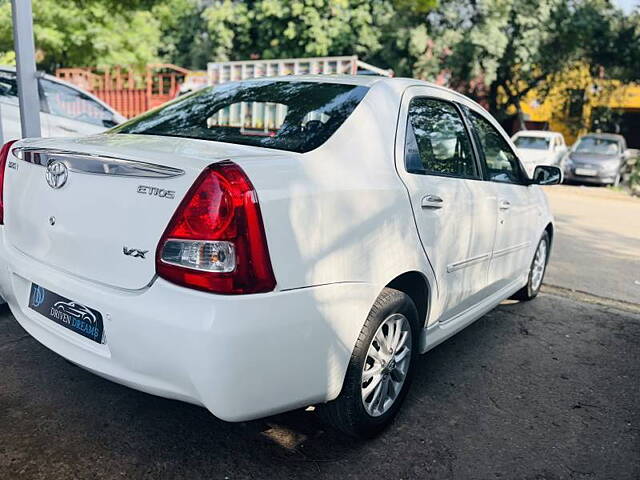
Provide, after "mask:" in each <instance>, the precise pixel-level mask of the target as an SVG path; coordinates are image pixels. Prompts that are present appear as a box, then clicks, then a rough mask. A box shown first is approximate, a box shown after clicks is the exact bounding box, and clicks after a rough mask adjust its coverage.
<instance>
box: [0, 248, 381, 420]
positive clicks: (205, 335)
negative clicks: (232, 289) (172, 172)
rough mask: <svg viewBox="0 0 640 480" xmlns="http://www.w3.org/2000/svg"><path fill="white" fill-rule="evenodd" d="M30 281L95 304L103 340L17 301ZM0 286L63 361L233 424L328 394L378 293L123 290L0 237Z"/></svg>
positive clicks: (340, 289)
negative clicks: (91, 279) (60, 267)
mask: <svg viewBox="0 0 640 480" xmlns="http://www.w3.org/2000/svg"><path fill="white" fill-rule="evenodd" d="M0 237H4V235H1V236H0ZM31 282H36V283H38V284H39V285H41V286H43V287H45V288H46V289H49V290H51V291H54V292H56V293H58V294H60V295H63V296H65V297H67V298H69V299H72V300H74V301H77V302H80V303H83V304H86V305H88V306H90V307H92V308H95V309H97V310H98V311H100V312H101V313H102V314H103V317H104V332H105V337H106V341H105V343H103V344H97V343H95V342H92V341H90V340H88V339H85V338H83V337H81V336H79V335H77V334H76V333H74V332H71V331H69V330H67V329H65V328H63V327H61V326H59V325H57V324H56V323H54V322H52V321H50V320H49V319H47V318H45V317H44V316H42V315H40V314H39V313H37V312H35V311H33V310H31V309H29V308H28V306H27V304H28V296H29V289H30V285H31ZM0 293H1V294H2V296H3V297H4V298H5V299H6V300H7V302H8V304H9V307H10V308H11V311H12V313H13V315H14V316H15V318H16V319H17V320H18V322H19V323H20V324H21V325H22V327H24V329H25V330H26V331H27V332H28V333H29V334H30V335H32V336H33V337H34V338H35V339H36V340H38V341H39V342H40V343H42V344H43V345H45V346H46V347H48V348H50V349H51V350H53V351H54V352H56V353H58V354H59V355H61V356H63V357H65V358H67V359H68V360H70V361H71V362H73V363H76V364H78V365H81V366H83V367H84V368H86V369H88V370H91V371H93V372H94V373H96V374H98V375H101V376H103V377H105V378H108V379H110V380H113V381H115V382H118V383H121V384H124V385H127V386H130V387H132V388H135V389H138V390H142V391H145V392H148V393H151V394H155V395H159V396H163V397H168V398H174V399H179V400H183V401H186V402H190V403H195V404H199V405H203V406H205V407H206V408H208V409H209V410H210V411H211V412H212V413H213V414H214V415H216V416H217V417H219V418H221V419H223V420H228V421H241V420H248V419H252V418H258V417H262V416H266V415H270V414H273V413H278V412H281V411H286V410H290V409H294V408H298V407H301V406H306V405H310V404H313V403H318V402H324V401H327V400H331V399H333V398H335V397H336V396H337V395H338V394H339V392H340V389H341V387H342V382H343V379H344V375H345V372H346V368H347V366H348V363H349V359H350V356H351V352H352V350H353V346H354V344H355V341H356V339H357V337H358V334H359V332H360V329H361V327H362V324H363V322H364V320H365V318H366V315H367V313H368V311H369V309H370V306H371V305H372V304H373V301H374V299H375V297H376V295H377V294H378V293H379V292H377V291H376V289H375V288H374V287H373V286H372V285H369V284H359V283H347V284H332V285H325V286H318V287H310V288H302V289H297V290H292V291H284V292H272V293H268V294H259V295H246V296H229V297H227V296H220V295H212V294H207V293H204V292H198V291H194V290H189V289H185V288H183V287H179V286H176V285H173V284H171V283H169V282H166V281H164V280H163V279H156V280H155V281H154V282H153V283H152V285H151V286H149V287H148V288H145V289H143V290H139V291H123V290H117V289H114V288H110V287H105V286H101V285H97V284H95V283H91V282H89V281H86V280H82V279H79V278H77V277H75V276H72V275H69V274H66V273H61V272H59V271H58V270H55V269H52V268H49V267H47V266H45V265H43V264H41V263H39V262H37V261H35V260H33V259H30V258H29V257H26V256H24V255H23V254H21V253H19V252H17V251H15V249H13V248H7V247H6V246H5V245H4V243H3V242H0Z"/></svg>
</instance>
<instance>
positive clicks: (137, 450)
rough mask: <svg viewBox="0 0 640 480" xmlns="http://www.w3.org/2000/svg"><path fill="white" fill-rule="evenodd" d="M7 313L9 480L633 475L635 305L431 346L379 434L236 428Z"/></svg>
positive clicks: (562, 301) (557, 316)
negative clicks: (360, 437)
mask: <svg viewBox="0 0 640 480" xmlns="http://www.w3.org/2000/svg"><path fill="white" fill-rule="evenodd" d="M1 308H2V309H3V310H2V311H1V314H0V372H2V373H1V379H2V380H1V382H2V383H1V385H2V389H1V390H0V477H1V478H3V479H14V478H30V479H36V478H56V479H57V478H65V479H71V478H81V479H85V478H92V479H100V478H135V479H137V478H163V479H165V478H167V479H169V478H189V479H197V478H215V479H217V478H219V479H224V478H229V479H244V478H255V479H263V478H277V479H285V478H316V479H319V478H389V479H393V480H397V479H410V478H445V479H453V478H455V479H467V478H469V479H487V478H503V479H565V478H566V479H615V480H623V479H638V478H640V453H639V452H640V413H639V409H638V394H639V393H640V315H638V314H636V313H631V312H623V311H617V310H612V309H608V308H606V307H600V306H594V305H588V304H585V303H579V302H576V301H574V300H571V299H567V298H561V297H556V296H552V295H549V294H543V295H541V296H540V297H539V298H538V299H537V300H535V301H534V302H531V303H529V304H517V303H514V304H505V305H502V306H500V307H499V308H498V309H497V310H495V311H494V312H492V313H490V314H489V315H487V316H485V317H484V318H482V319H481V320H479V321H477V322H476V323H475V324H473V325H472V326H470V327H469V328H467V329H466V330H465V331H463V332H461V333H460V334H458V335H457V336H456V337H454V338H452V339H451V340H449V341H448V342H446V343H444V344H442V345H441V346H439V347H437V348H436V349H435V350H433V351H432V352H430V353H429V354H427V355H426V356H423V357H422V358H421V360H420V364H419V367H418V375H417V381H416V382H415V384H414V385H413V390H412V393H411V395H410V397H409V398H408V401H407V404H406V405H405V408H404V409H403V411H402V413H401V415H400V416H399V418H398V419H397V421H396V423H395V425H393V427H392V430H391V431H389V432H388V433H387V434H386V435H383V436H381V437H379V438H378V439H375V440H373V441H371V442H368V443H364V442H354V441H352V440H350V439H347V438H344V437H342V436H340V435H338V434H336V433H334V432H332V431H325V430H324V427H323V426H322V424H320V423H319V421H318V420H317V418H316V416H315V414H313V413H310V412H305V411H297V412H292V413H289V414H285V415H280V416H277V417H272V418H268V419H265V420H261V421H255V422H249V423H242V424H228V423H224V422H221V421H218V420H216V419H215V418H213V417H212V416H210V415H209V414H208V413H207V412H206V411H205V410H203V409H201V408H197V407H194V406H190V405H186V404H183V403H179V402H174V401H169V400H163V399H160V398H156V397H152V396H149V395H146V394H143V393H139V392H136V391H133V390H130V389H128V388H125V387H121V386H119V385H115V384H113V383H110V382H108V381H106V380H103V379H100V378H98V377H95V376H93V375H91V374H89V373H87V372H85V371H83V370H81V369H79V368H77V367H75V366H73V365H71V364H69V363H67V362H66V361H64V360H62V359H61V358H60V357H58V356H57V355H55V354H53V353H52V352H50V351H48V350H47V349H46V348H44V347H42V346H41V345H39V344H38V343H37V342H35V341H34V340H32V339H31V338H30V337H28V336H27V335H26V334H25V332H24V331H23V330H22V329H21V328H20V327H19V326H18V325H17V324H16V323H15V321H14V320H13V319H12V318H11V316H10V315H9V314H8V313H7V311H6V307H1Z"/></svg>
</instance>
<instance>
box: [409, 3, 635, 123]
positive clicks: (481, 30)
mask: <svg viewBox="0 0 640 480" xmlns="http://www.w3.org/2000/svg"><path fill="white" fill-rule="evenodd" d="M427 28H428V38H429V43H428V45H427V48H426V49H425V50H424V52H423V54H422V56H421V57H420V59H419V60H418V61H417V63H416V65H415V69H414V74H416V75H418V76H422V77H425V78H433V77H435V76H436V75H438V74H441V73H442V72H446V77H447V78H448V83H449V85H450V86H452V87H453V88H455V89H457V90H461V91H463V92H465V93H467V94H470V95H472V96H475V97H476V98H478V99H480V100H484V101H486V103H487V104H488V106H489V107H490V110H491V111H492V112H493V113H495V114H497V115H498V116H501V117H506V116H507V114H508V112H509V111H510V110H511V109H515V110H516V111H517V112H520V101H521V99H522V98H523V97H524V96H525V95H526V94H527V93H528V92H529V91H531V90H532V89H540V88H545V86H546V85H545V84H549V83H550V82H553V80H554V77H555V75H557V74H559V73H561V72H563V71H565V70H566V69H567V68H571V67H572V66H573V65H576V64H578V63H588V64H589V65H590V66H591V69H592V71H593V73H594V75H602V74H607V75H611V76H613V77H618V78H620V77H623V76H625V77H626V78H629V79H631V78H632V77H633V76H634V72H635V75H640V73H638V71H639V69H637V67H636V68H635V69H634V63H633V62H634V60H632V59H633V58H635V65H636V66H637V65H638V63H637V58H638V51H639V50H640V31H639V27H638V15H637V14H635V15H631V16H626V15H624V13H623V12H622V11H621V10H619V9H617V8H615V7H613V6H612V4H611V3H610V2H609V1H607V0H536V1H531V0H468V1H460V0H449V1H445V2H444V3H443V4H442V5H441V7H440V8H439V9H438V10H437V11H434V12H433V13H432V14H431V15H430V16H429V21H428V27H427Z"/></svg>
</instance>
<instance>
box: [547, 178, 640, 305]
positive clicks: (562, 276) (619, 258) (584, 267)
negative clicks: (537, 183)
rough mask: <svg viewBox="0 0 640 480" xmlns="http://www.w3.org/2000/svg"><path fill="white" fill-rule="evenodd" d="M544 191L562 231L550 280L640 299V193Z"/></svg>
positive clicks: (579, 189) (566, 188)
mask: <svg viewBox="0 0 640 480" xmlns="http://www.w3.org/2000/svg"><path fill="white" fill-rule="evenodd" d="M546 192H547V195H548V197H549V200H550V202H551V208H552V209H553V212H554V215H555V217H556V227H557V231H558V235H557V236H556V239H557V241H556V242H555V245H554V248H553V261H552V262H551V264H550V266H549V271H548V272H547V277H546V281H547V283H550V284H553V285H558V286H562V287H567V288H573V289H576V290H582V291H586V292H589V293H593V294H595V295H599V296H601V297H607V298H615V299H618V300H624V301H627V302H635V303H639V304H640V198H634V197H630V196H628V195H625V194H623V193H618V192H614V191H611V190H610V189H607V188H598V187H572V186H566V185H562V186H560V185H558V186H553V187H549V188H547V190H546Z"/></svg>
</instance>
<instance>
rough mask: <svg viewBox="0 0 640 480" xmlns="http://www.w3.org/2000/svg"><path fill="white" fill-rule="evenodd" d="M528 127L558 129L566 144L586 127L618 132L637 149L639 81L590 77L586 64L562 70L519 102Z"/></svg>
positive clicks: (639, 142)
mask: <svg viewBox="0 0 640 480" xmlns="http://www.w3.org/2000/svg"><path fill="white" fill-rule="evenodd" d="M522 110H523V112H524V117H525V121H526V124H527V127H528V128H536V129H548V130H554V131H558V132H562V134H563V135H564V137H565V139H566V141H567V143H568V144H571V143H573V142H574V141H575V139H576V138H577V137H578V136H579V135H581V134H584V133H587V132H589V131H602V132H610V133H620V134H622V135H624V137H625V138H626V140H627V143H628V145H629V147H630V148H639V149H640V85H623V84H621V83H620V82H617V81H612V80H600V79H594V78H593V77H592V76H591V75H590V74H589V71H588V69H587V68H586V67H584V66H581V67H577V68H574V69H571V70H568V71H566V72H564V73H563V74H562V75H559V76H557V77H556V78H555V79H553V80H552V81H549V82H547V85H546V86H544V87H542V88H539V89H537V90H535V91H532V92H530V93H529V94H528V95H527V96H526V97H525V99H524V100H523V102H522Z"/></svg>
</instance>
